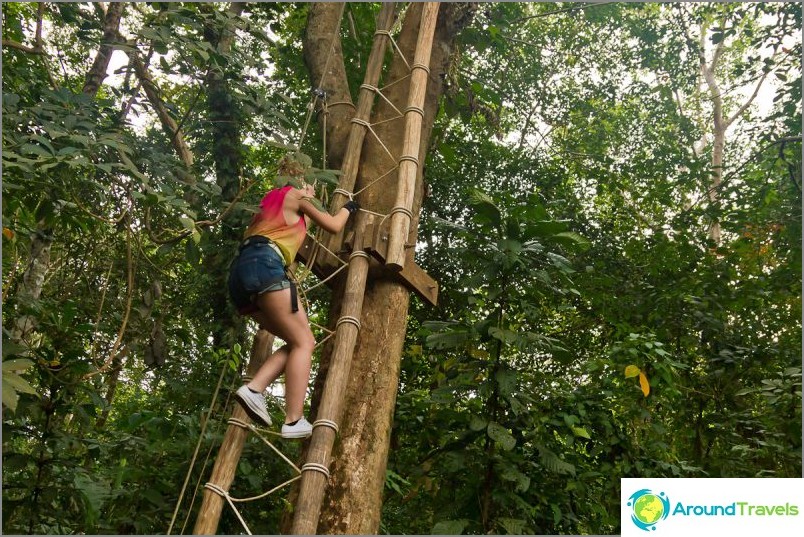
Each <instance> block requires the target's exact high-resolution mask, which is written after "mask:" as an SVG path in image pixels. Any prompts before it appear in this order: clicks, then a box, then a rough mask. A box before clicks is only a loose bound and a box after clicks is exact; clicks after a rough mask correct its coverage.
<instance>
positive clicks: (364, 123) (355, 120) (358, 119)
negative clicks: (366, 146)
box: [352, 117, 371, 128]
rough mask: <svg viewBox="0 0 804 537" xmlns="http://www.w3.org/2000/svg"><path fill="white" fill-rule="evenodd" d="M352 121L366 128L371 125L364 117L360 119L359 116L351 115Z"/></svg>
mask: <svg viewBox="0 0 804 537" xmlns="http://www.w3.org/2000/svg"><path fill="white" fill-rule="evenodd" d="M352 123H354V124H355V125H362V126H363V127H367V128H368V127H371V123H369V122H368V121H366V120H364V119H360V118H359V117H353V118H352Z"/></svg>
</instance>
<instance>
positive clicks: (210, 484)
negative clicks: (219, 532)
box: [204, 483, 253, 535]
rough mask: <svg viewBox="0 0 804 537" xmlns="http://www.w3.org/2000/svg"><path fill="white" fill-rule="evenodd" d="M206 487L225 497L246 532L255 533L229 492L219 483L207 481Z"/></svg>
mask: <svg viewBox="0 0 804 537" xmlns="http://www.w3.org/2000/svg"><path fill="white" fill-rule="evenodd" d="M204 488H205V489H209V490H211V491H212V492H214V493H216V494H218V495H219V496H221V497H222V498H225V499H226V501H227V502H228V503H229V505H230V506H231V507H232V511H234V512H235V515H237V519H238V520H240V523H241V524H242V525H243V529H245V530H246V533H248V534H249V535H253V533H251V530H250V529H249V528H248V525H247V524H246V521H245V520H243V517H242V516H241V515H240V511H238V510H237V507H235V504H234V502H233V501H232V497H231V496H229V493H228V492H226V491H225V490H223V489H222V488H220V487H219V486H218V485H215V484H214V483H206V484H204Z"/></svg>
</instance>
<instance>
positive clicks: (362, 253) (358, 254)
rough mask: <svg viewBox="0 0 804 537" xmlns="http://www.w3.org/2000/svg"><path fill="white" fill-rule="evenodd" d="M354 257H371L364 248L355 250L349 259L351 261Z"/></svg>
mask: <svg viewBox="0 0 804 537" xmlns="http://www.w3.org/2000/svg"><path fill="white" fill-rule="evenodd" d="M353 257H363V258H365V259H370V258H369V255H368V253H366V252H365V251H364V250H355V251H353V252H352V253H351V254H349V260H350V261H351V260H352V258H353Z"/></svg>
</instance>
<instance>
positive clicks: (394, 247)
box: [386, 2, 439, 270]
mask: <svg viewBox="0 0 804 537" xmlns="http://www.w3.org/2000/svg"><path fill="white" fill-rule="evenodd" d="M438 5H439V4H438V2H428V3H426V4H425V5H424V8H423V9H422V19H421V23H420V24H419V36H418V39H417V41H416V54H415V56H414V59H413V65H411V75H410V76H411V79H410V93H409V94H408V106H407V108H406V109H405V137H404V140H403V142H402V144H403V145H402V156H400V157H399V184H398V186H397V196H396V205H395V206H394V208H393V209H391V224H390V227H389V234H388V257H387V260H386V265H387V266H388V267H389V268H391V269H392V270H402V268H404V266H405V258H406V257H407V254H406V252H405V243H406V242H407V240H408V235H409V233H410V223H411V220H412V218H413V213H412V212H411V209H412V208H413V196H414V193H415V190H416V175H417V172H418V169H419V149H420V148H421V136H422V120H423V118H424V99H425V95H426V93H427V80H428V77H429V74H430V53H431V51H432V49H433V35H434V34H435V27H436V19H437V18H438Z"/></svg>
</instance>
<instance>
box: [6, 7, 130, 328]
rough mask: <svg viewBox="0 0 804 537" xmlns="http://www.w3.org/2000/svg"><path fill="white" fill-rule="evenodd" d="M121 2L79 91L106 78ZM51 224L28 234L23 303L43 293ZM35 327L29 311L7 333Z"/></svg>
mask: <svg viewBox="0 0 804 537" xmlns="http://www.w3.org/2000/svg"><path fill="white" fill-rule="evenodd" d="M124 7H125V3H123V2H119V3H117V2H110V4H109V8H108V9H107V10H106V14H105V17H104V21H103V37H102V40H101V44H100V46H99V47H98V52H97V53H96V55H95V59H94V61H93V62H92V67H90V69H89V71H88V72H87V74H86V77H85V82H84V87H83V89H82V93H83V94H84V95H89V96H91V97H94V96H95V95H96V94H97V93H98V90H99V89H100V87H101V84H102V83H103V80H104V79H105V78H106V70H107V69H108V68H109V60H110V59H111V57H112V52H113V49H112V45H113V44H114V43H115V41H116V40H117V36H118V30H119V28H120V18H121V17H122V15H123V8H124ZM43 9H44V3H40V5H39V23H38V24H37V30H36V46H37V48H38V49H42V47H43V44H42V11H43ZM53 232H54V230H53V228H52V226H51V225H50V224H49V223H48V222H45V221H40V222H38V224H37V231H36V232H35V233H34V234H33V236H32V237H31V250H30V252H31V255H30V261H29V262H28V266H27V268H26V269H25V272H24V273H23V277H22V285H21V286H20V288H19V290H18V292H17V297H18V299H21V301H22V302H23V303H25V302H30V301H34V300H38V299H39V297H40V296H41V294H42V287H43V286H44V283H45V276H46V275H47V271H48V269H49V268H50V250H51V247H52V246H53ZM35 328H36V319H35V317H33V316H32V315H27V314H26V315H21V316H20V317H19V318H18V319H17V320H16V321H15V323H14V326H13V327H12V329H11V331H10V334H9V337H10V340H11V341H13V342H14V343H18V344H19V343H21V342H23V341H25V340H27V338H28V336H29V335H30V334H31V332H32V331H33V330H34V329H35Z"/></svg>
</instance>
